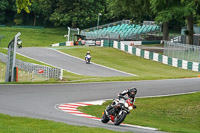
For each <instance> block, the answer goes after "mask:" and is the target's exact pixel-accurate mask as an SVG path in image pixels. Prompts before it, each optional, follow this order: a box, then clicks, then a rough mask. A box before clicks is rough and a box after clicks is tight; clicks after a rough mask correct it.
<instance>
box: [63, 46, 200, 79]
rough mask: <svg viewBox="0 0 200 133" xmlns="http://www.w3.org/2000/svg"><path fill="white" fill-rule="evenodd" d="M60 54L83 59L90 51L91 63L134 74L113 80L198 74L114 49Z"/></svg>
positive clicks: (68, 50) (72, 50)
mask: <svg viewBox="0 0 200 133" xmlns="http://www.w3.org/2000/svg"><path fill="white" fill-rule="evenodd" d="M59 50H60V51H61V52H64V53H67V54H70V55H73V56H76V57H79V58H82V59H84V56H85V53H86V51H88V50H89V51H90V52H91V55H92V60H91V61H92V62H95V63H97V64H101V65H104V66H107V67H111V68H115V69H117V70H121V71H124V72H127V73H131V74H136V75H138V76H132V77H117V78H116V77H111V78H110V79H113V80H117V79H118V80H142V79H143V80H147V79H148V80H153V79H171V78H185V77H197V76H198V75H199V74H200V73H199V72H194V71H190V70H183V69H179V68H175V67H172V66H169V65H164V64H162V63H159V62H155V61H150V60H147V59H144V58H141V57H137V56H134V55H131V54H128V53H125V52H122V51H120V50H117V49H114V48H105V47H84V46H83V47H71V48H66V49H64V48H63V49H59ZM104 79H105V80H106V78H104Z"/></svg>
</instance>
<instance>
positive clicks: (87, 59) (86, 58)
mask: <svg viewBox="0 0 200 133" xmlns="http://www.w3.org/2000/svg"><path fill="white" fill-rule="evenodd" d="M90 60H91V55H86V56H85V62H86V64H90Z"/></svg>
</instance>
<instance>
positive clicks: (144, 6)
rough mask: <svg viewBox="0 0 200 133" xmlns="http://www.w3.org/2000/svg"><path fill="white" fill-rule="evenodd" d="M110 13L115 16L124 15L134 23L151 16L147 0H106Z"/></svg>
mask: <svg viewBox="0 0 200 133" xmlns="http://www.w3.org/2000/svg"><path fill="white" fill-rule="evenodd" d="M108 2H109V6H108V7H109V8H110V9H109V10H110V13H111V15H113V16H115V17H119V16H124V17H127V18H129V19H131V20H133V21H135V22H136V23H138V22H141V21H142V20H144V18H146V17H147V18H151V16H152V11H151V10H150V2H149V0H108Z"/></svg>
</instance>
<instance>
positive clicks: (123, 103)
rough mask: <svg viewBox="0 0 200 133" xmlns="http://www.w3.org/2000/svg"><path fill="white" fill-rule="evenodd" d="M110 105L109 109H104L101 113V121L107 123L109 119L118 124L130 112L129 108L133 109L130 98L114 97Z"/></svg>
mask: <svg viewBox="0 0 200 133" xmlns="http://www.w3.org/2000/svg"><path fill="white" fill-rule="evenodd" d="M108 106H111V105H108ZM112 106H113V107H112V108H111V109H110V110H108V111H106V109H105V110H104V112H103V113H102V117H101V122H102V123H107V122H109V121H110V120H111V121H112V122H114V124H115V125H120V124H121V123H122V122H123V121H124V119H125V118H126V115H127V114H129V113H130V110H132V109H133V103H132V102H131V98H120V99H114V101H113V105H112Z"/></svg>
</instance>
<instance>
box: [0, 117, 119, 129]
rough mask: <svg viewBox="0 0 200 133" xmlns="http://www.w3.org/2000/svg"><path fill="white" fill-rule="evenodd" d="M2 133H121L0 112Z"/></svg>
mask: <svg viewBox="0 0 200 133" xmlns="http://www.w3.org/2000/svg"><path fill="white" fill-rule="evenodd" d="M0 129H1V131H0V132H1V133H119V132H116V131H111V130H107V129H103V128H92V127H91V128H90V127H85V126H73V125H68V124H64V123H59V122H53V121H48V120H41V119H32V118H25V117H12V116H9V115H3V114H0Z"/></svg>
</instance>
